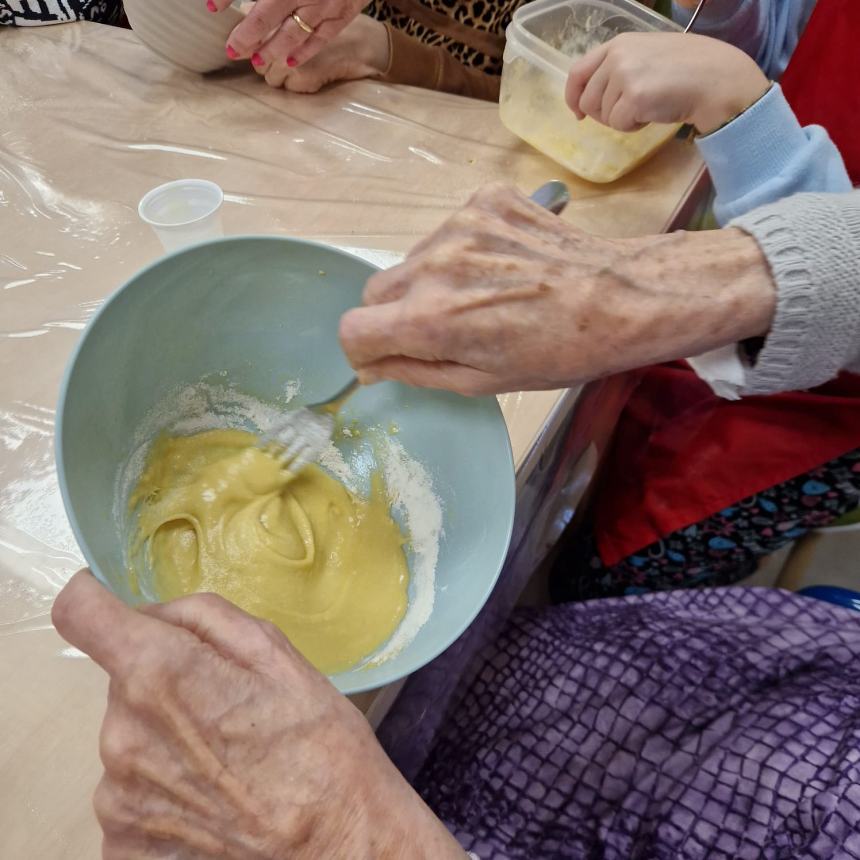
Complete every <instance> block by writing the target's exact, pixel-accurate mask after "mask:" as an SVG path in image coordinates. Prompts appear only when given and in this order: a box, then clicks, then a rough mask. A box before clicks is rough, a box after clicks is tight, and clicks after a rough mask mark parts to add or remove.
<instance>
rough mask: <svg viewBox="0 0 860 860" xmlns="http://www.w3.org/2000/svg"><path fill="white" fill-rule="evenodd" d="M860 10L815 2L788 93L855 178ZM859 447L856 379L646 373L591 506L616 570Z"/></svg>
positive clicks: (855, 2)
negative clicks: (808, 385) (710, 379)
mask: <svg viewBox="0 0 860 860" xmlns="http://www.w3.org/2000/svg"><path fill="white" fill-rule="evenodd" d="M858 42H860V0H818V4H817V6H816V8H815V11H814V13H813V15H812V18H811V19H810V22H809V24H808V26H807V29H806V30H805V31H804V34H803V36H802V37H801V40H800V43H799V45H798V47H797V50H796V52H795V54H794V56H793V57H792V60H791V63H790V65H789V68H788V69H787V71H786V73H785V76H784V78H783V81H782V84H783V89H784V90H785V94H786V97H787V98H788V101H789V103H790V104H791V105H792V107H793V108H794V109H795V110H796V111H797V113H798V116H799V117H800V119H801V121H802V122H803V124H805V125H808V124H812V123H815V124H818V125H822V126H824V127H825V128H826V129H827V130H828V132H829V133H830V135H831V137H832V138H833V140H834V141H836V143H837V145H838V146H839V147H840V150H841V151H842V152H843V155H844V156H845V158H846V162H847V163H848V167H849V172H850V173H851V176H852V179H853V180H854V181H857V179H858V174H860V45H858ZM858 447H860V376H857V375H851V374H843V375H842V376H840V377H839V379H837V380H834V381H833V382H830V383H828V384H827V385H824V386H822V387H821V388H818V389H816V390H814V391H808V392H797V393H791V394H776V395H772V396H770V397H750V398H745V399H744V400H741V401H740V402H732V401H727V400H722V399H720V398H718V397H717V396H716V395H714V394H713V392H712V391H711V389H710V387H709V386H708V385H707V384H706V383H705V382H703V381H702V380H700V379H699V378H698V377H697V376H696V375H695V374H694V373H693V371H692V370H691V369H690V368H689V367H688V366H687V365H683V364H677V365H672V366H667V367H655V368H650V369H648V370H646V371H644V373H643V379H642V383H641V385H640V387H639V388H638V389H637V390H636V391H635V392H634V393H633V395H632V397H631V399H630V402H629V403H628V406H627V408H626V410H625V412H624V413H623V415H622V417H621V420H620V422H619V426H618V430H617V435H616V440H615V443H614V446H613V451H612V457H611V458H610V461H609V462H608V464H607V467H606V469H605V470H604V473H603V477H602V481H601V486H600V488H599V490H598V493H597V497H596V499H595V522H594V528H595V538H596V540H597V547H598V550H599V552H600V557H601V560H602V561H603V563H604V564H606V565H609V566H611V565H614V564H617V563H618V562H620V561H621V560H622V559H624V558H626V557H627V556H629V555H631V554H633V553H635V552H637V551H638V550H641V549H643V548H644V547H646V546H648V545H650V544H652V543H654V542H655V541H657V540H660V539H661V538H664V537H667V536H668V535H669V534H671V533H672V532H675V531H677V530H678V529H681V528H684V527H685V526H689V525H692V524H693V523H696V522H699V521H701V520H703V519H706V518H707V517H709V516H712V515H714V514H716V513H718V512H719V511H721V510H723V509H724V508H727V507H729V506H730V505H732V504H734V503H736V502H738V501H740V500H741V499H744V498H746V497H747V496H751V495H753V494H754V493H758V492H761V491H762V490H764V489H767V488H768V487H773V486H776V485H777V484H781V483H784V482H785V481H788V480H790V479H791V478H794V477H796V476H798V475H802V474H803V473H804V472H808V471H810V470H811V469H813V468H815V467H816V466H820V465H823V464H824V463H827V462H828V461H830V460H833V459H835V458H836V457H839V456H841V455H842V454H845V453H847V452H848V451H851V450H853V449H855V448H858Z"/></svg>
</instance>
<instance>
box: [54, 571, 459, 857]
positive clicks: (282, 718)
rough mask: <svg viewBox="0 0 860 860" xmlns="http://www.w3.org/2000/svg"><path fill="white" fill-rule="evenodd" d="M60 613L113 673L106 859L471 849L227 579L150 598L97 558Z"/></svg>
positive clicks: (105, 783) (105, 755)
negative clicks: (96, 566) (142, 601)
mask: <svg viewBox="0 0 860 860" xmlns="http://www.w3.org/2000/svg"><path fill="white" fill-rule="evenodd" d="M53 618H54V623H55V625H56V627H57V630H58V631H59V632H60V634H61V635H62V636H63V637H64V638H65V639H67V640H68V641H69V642H70V643H72V644H73V645H75V646H76V647H78V648H80V649H81V650H83V651H85V652H86V653H87V654H89V655H90V656H91V657H92V658H93V659H94V660H95V661H96V662H97V663H99V665H101V666H102V668H103V669H105V671H107V672H108V674H109V675H110V678H111V681H110V690H109V694H108V706H107V713H106V715H105V719H104V725H103V727H102V731H101V737H100V752H101V757H102V762H103V764H104V769H105V773H104V777H103V778H102V781H101V783H100V784H99V787H98V789H97V791H96V796H95V808H96V813H97V815H98V819H99V822H100V823H101V826H102V829H103V830H104V843H103V856H104V857H105V858H106V860H113V858H128V857H134V858H138V860H145V858H166V857H181V858H231V860H263V858H266V860H271V858H281V857H289V858H297V860H301V858H308V860H311V858H313V860H319V858H322V857H325V858H371V857H372V858H389V857H390V858H395V857H396V858H399V857H407V856H409V857H427V858H430V857H432V858H437V857H442V858H447V857H457V858H461V857H462V851H461V849H459V847H458V846H457V844H456V842H454V840H453V839H452V838H451V837H450V835H449V834H448V833H447V831H446V830H445V829H444V827H443V826H442V825H441V824H440V823H439V822H438V821H437V820H436V819H435V818H433V816H432V814H431V813H430V812H429V810H428V809H427V808H426V807H425V806H424V805H423V803H422V802H421V801H420V799H419V798H418V797H417V795H415V794H414V792H413V791H412V790H411V789H410V788H409V786H408V785H407V784H406V783H405V782H404V781H403V779H402V778H401V777H400V775H399V774H398V773H397V771H396V770H395V769H394V767H393V765H391V763H390V762H389V761H388V760H387V758H386V757H385V755H384V753H383V752H382V749H381V748H380V747H379V745H378V744H377V742H376V739H375V738H374V736H373V733H372V732H371V730H370V728H369V726H368V724H367V723H366V721H365V720H364V718H363V717H362V716H361V714H360V713H359V712H358V711H357V710H356V709H355V708H354V707H353V706H352V705H351V704H350V703H349V701H348V700H347V699H345V698H344V697H342V696H341V695H340V694H339V693H338V692H337V691H336V690H335V689H334V687H332V685H331V684H330V683H329V682H328V680H327V679H326V678H324V677H323V676H322V675H320V674H319V673H318V672H317V671H316V670H315V669H314V668H313V667H312V666H311V665H310V664H309V663H307V662H306V661H305V660H304V659H303V658H302V657H301V656H300V655H299V654H298V653H297V652H296V650H295V649H294V648H293V647H292V646H291V645H290V643H289V642H288V641H287V640H286V638H285V637H284V636H283V635H282V634H281V633H280V632H279V631H278V630H277V629H276V628H275V627H273V626H272V625H270V624H268V623H265V622H262V621H259V620H257V619H255V618H253V617H251V616H250V615H247V614H245V613H244V612H242V611H241V610H239V609H237V608H236V607H234V606H232V605H231V604H230V603H228V602H227V601H225V600H222V599H221V598H219V597H216V596H214V595H194V596H191V597H186V598H182V599H180V600H176V601H174V602H172V603H169V604H164V605H153V606H148V607H146V608H144V609H143V610H138V611H136V610H133V609H130V608H129V607H127V606H125V605H124V604H123V603H121V602H120V601H119V600H118V599H117V598H116V597H114V596H113V595H111V594H110V593H109V592H108V591H106V590H105V589H104V588H102V586H101V585H99V584H98V583H97V582H96V580H95V579H94V578H93V577H92V575H91V574H89V573H88V572H81V573H78V574H77V575H76V576H74V577H73V578H72V580H71V581H70V582H69V584H68V585H67V586H66V588H65V589H64V590H63V592H62V593H61V594H60V595H59V597H58V598H57V600H56V602H55V605H54V610H53ZM407 846H408V847H407Z"/></svg>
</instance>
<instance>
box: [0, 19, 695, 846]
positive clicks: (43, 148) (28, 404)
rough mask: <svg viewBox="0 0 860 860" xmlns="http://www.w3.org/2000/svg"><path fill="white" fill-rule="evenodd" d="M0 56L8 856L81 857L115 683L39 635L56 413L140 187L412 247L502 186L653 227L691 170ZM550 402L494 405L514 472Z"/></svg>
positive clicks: (124, 267) (44, 612) (57, 515)
mask: <svg viewBox="0 0 860 860" xmlns="http://www.w3.org/2000/svg"><path fill="white" fill-rule="evenodd" d="M0 43H2V51H0V81H2V82H3V84H2V86H0V117H2V123H0V297H2V310H0V691H2V694H0V772H2V774H3V776H2V779H0V834H2V836H0V855H2V856H3V857H9V858H23V857H33V858H36V857H38V858H40V860H76V858H82V860H83V858H86V860H91V858H94V857H97V856H99V840H100V835H99V832H98V828H97V825H96V823H95V820H94V818H93V816H92V814H91V811H90V802H89V798H90V794H91V791H92V789H93V787H94V785H95V783H96V781H97V779H98V776H99V773H100V765H99V762H98V758H97V754H96V744H97V735H98V729H99V723H100V718H101V714H102V711H103V707H104V697H105V690H106V682H105V678H104V677H103V676H102V674H101V672H100V671H99V670H98V669H97V668H96V667H95V666H94V665H93V664H92V663H91V662H90V661H89V660H88V659H86V658H83V657H81V656H80V655H79V654H77V653H76V652H74V650H73V649H67V648H66V647H65V645H64V643H63V642H62V641H61V640H60V639H59V638H58V637H57V635H56V633H55V632H54V630H53V628H52V627H51V623H50V617H49V610H50V605H51V601H52V600H53V597H54V596H55V595H56V593H57V591H58V590H59V589H60V588H61V587H62V584H63V582H64V581H65V580H67V579H68V577H69V576H70V575H71V573H72V572H73V571H74V570H76V569H77V568H78V567H79V566H81V557H80V553H79V551H78V548H77V546H76V545H75V543H74V540H73V538H72V536H71V533H70V530H69V527H68V524H67V521H66V518H65V515H64V513H63V509H62V504H61V501H60V498H59V493H58V491H57V488H56V476H55V471H54V463H53V420H54V406H55V402H56V397H57V391H58V385H59V380H60V376H61V373H62V370H63V367H64V365H65V363H66V360H67V358H68V356H69V354H70V351H71V349H72V347H73V345H74V344H75V342H76V340H77V339H78V337H79V335H80V330H81V329H82V328H83V327H84V325H85V324H86V322H87V320H88V319H89V318H90V317H91V316H92V314H93V312H94V311H95V310H96V309H97V308H98V306H99V304H100V303H101V302H102V300H103V299H104V298H105V296H106V295H108V294H109V293H110V292H111V290H113V289H114V288H115V287H117V286H118V285H119V284H121V283H122V282H123V281H124V280H125V279H127V278H128V277H129V276H130V275H131V274H132V273H133V272H135V271H136V270H137V269H139V268H140V267H141V266H142V265H144V264H145V263H147V262H149V261H151V260H152V259H154V258H155V257H156V256H158V254H159V251H160V249H159V246H158V244H157V241H156V239H155V238H154V236H153V235H152V234H151V233H150V231H149V229H148V228H147V227H146V226H144V225H143V224H141V223H140V222H139V220H138V218H137V214H136V207H137V202H138V200H139V199H140V197H141V196H142V195H143V194H144V192H146V191H147V190H148V189H150V188H152V187H153V186H155V185H158V184H159V183H161V182H164V181H167V180H169V179H175V178H179V177H187V176H195V177H200V178H204V179H211V180H214V181H215V182H217V183H218V184H219V185H221V187H222V188H224V190H225V194H226V204H225V207H224V226H225V231H226V232H227V233H228V234H229V233H278V234H286V235H293V236H305V237H312V238H317V239H321V240H323V241H326V242H329V243H332V244H336V245H339V246H342V247H356V248H365V249H376V250H380V251H394V252H401V253H402V252H405V251H406V250H408V248H409V247H410V246H411V244H412V243H413V242H414V241H415V240H416V239H417V238H419V237H421V236H423V235H425V234H426V233H427V232H428V231H430V230H431V229H432V228H433V227H435V226H436V225H437V224H439V223H440V222H441V221H442V220H443V219H444V218H445V217H446V216H447V215H448V214H449V213H451V212H452V211H453V210H455V209H456V208H457V207H458V206H460V205H461V204H462V203H463V202H465V200H466V199H467V197H468V196H469V194H470V193H471V191H473V190H474V189H477V188H478V187H480V186H481V185H482V184H484V183H486V182H489V181H496V180H505V181H508V182H511V183H513V184H515V185H517V186H519V187H520V188H522V189H524V190H526V191H528V190H531V189H534V188H536V187H537V186H538V185H540V184H541V183H543V182H545V181H546V180H548V179H551V178H562V179H565V180H566V181H568V182H569V184H570V185H571V188H572V192H573V196H574V198H575V202H574V204H573V205H572V206H571V207H570V208H569V210H568V212H567V213H566V214H565V215H564V217H565V218H567V219H568V220H569V221H571V222H572V223H575V224H577V225H579V226H581V227H583V228H585V229H588V230H591V231H593V232H596V233H601V234H604V235H609V236H630V235H637V234H644V233H653V232H659V231H661V230H663V229H665V228H666V227H667V225H668V224H669V223H670V222H671V219H672V216H673V213H675V212H676V210H677V209H678V207H679V206H680V205H681V203H682V202H683V201H684V199H685V197H686V196H687V194H688V193H689V191H690V189H691V188H692V187H693V185H694V183H695V182H696V180H697V179H698V177H699V176H700V174H701V163H700V161H699V159H698V156H697V154H696V152H695V149H694V148H693V147H689V146H687V145H685V144H683V143H680V142H673V143H672V144H670V145H669V146H668V147H667V148H666V149H665V150H663V152H662V153H661V154H660V155H658V156H657V157H656V158H655V159H654V160H653V161H652V162H651V163H650V164H649V165H647V166H646V167H644V168H642V169H640V170H638V171H636V172H635V173H634V174H633V175H631V176H630V177H628V178H627V179H624V180H622V181H620V182H618V183H615V184H614V185H612V186H607V187H599V186H593V185H588V184H586V183H582V182H579V181H577V180H576V179H575V178H573V177H571V176H569V175H567V174H566V171H564V170H563V169H561V168H559V167H558V166H557V165H555V164H553V163H552V162H551V161H549V160H547V159H545V158H544V157H542V156H541V155H540V154H539V153H537V152H535V151H534V150H532V149H530V148H529V147H527V146H526V145H525V144H523V143H521V142H520V141H518V140H517V139H516V138H515V137H513V136H512V135H511V134H509V133H508V132H507V131H506V130H505V129H504V128H503V127H502V125H501V124H500V122H499V120H498V117H497V111H496V108H495V106H494V105H491V104H487V103H481V102H474V101H469V100H465V99H460V98H456V97H453V96H448V95H444V94H439V93H432V92H426V91H418V90H413V89H409V88H402V87H388V86H383V85H380V84H378V83H375V82H370V81H364V82H358V83H353V84H348V85H345V86H340V87H336V88H333V89H331V90H329V91H327V92H325V93H322V94H319V95H317V96H294V95H288V94H286V93H284V92H282V91H273V90H270V89H269V88H268V87H266V86H265V85H264V84H263V83H262V82H261V81H259V80H258V79H257V77H256V76H255V75H254V74H253V73H250V72H245V71H234V72H229V73H220V74H219V75H216V76H214V77H210V78H207V79H203V78H200V77H198V76H194V75H190V74H187V73H185V72H182V71H180V70H178V69H174V68H172V67H171V66H169V65H167V64H166V63H165V62H164V61H162V60H160V59H159V58H158V57H156V56H154V55H153V54H151V53H150V52H149V51H148V50H147V49H145V48H144V47H143V46H142V45H140V44H139V43H138V42H137V40H136V39H135V37H134V35H133V34H131V33H129V32H126V31H121V30H115V29H111V28H106V27H101V26H99V25H95V24H75V25H62V26H57V27H47V28H36V29H28V30H18V31H16V30H14V29H13V30H11V31H10V30H7V31H6V32H3V33H2V34H0ZM562 394H563V393H562V392H542V393H527V394H511V395H506V396H505V397H502V398H500V400H501V403H502V407H503V411H504V414H505V419H506V421H507V423H508V427H509V430H510V433H511V438H512V442H513V447H514V452H515V458H516V460H517V463H518V464H521V463H522V462H523V461H524V459H525V457H526V455H527V453H528V452H529V450H530V449H531V448H532V446H533V444H534V443H535V440H536V439H537V438H538V437H539V435H540V433H541V430H542V428H544V427H545V426H546V424H547V421H548V419H549V417H550V416H551V415H552V414H553V410H554V409H555V408H556V406H557V405H558V404H559V402H560V398H561V397H562ZM363 704H366V702H365V703H363Z"/></svg>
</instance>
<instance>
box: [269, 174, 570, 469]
mask: <svg viewBox="0 0 860 860" xmlns="http://www.w3.org/2000/svg"><path fill="white" fill-rule="evenodd" d="M531 199H532V201H534V202H535V203H537V204H538V206H542V207H543V208H544V209H546V210H548V211H549V212H552V213H553V214H554V215H558V214H560V213H561V212H562V210H563V209H564V207H565V206H567V204H568V202H569V201H570V192H569V191H568V189H567V186H566V185H565V184H564V183H563V182H559V181H558V180H553V181H552V182H547V183H546V184H545V185H542V186H541V187H540V188H538V190H537V191H535V193H534V194H532V195H531ZM358 388H359V382H358V380H357V379H356V378H354V377H353V379H351V380H350V381H349V382H348V383H347V384H346V385H345V386H344V387H343V388H341V389H340V391H338V392H337V394H335V395H334V396H333V397H330V398H328V400H323V401H321V402H319V403H313V404H311V405H310V406H304V407H302V408H301V409H296V410H295V411H293V412H290V413H288V414H286V415H284V416H283V419H282V420H281V421H280V422H278V423H276V424H274V425H272V426H271V427H269V428H268V430H267V431H266V432H265V433H263V434H262V439H261V441H262V444H264V445H267V446H268V445H272V444H275V445H277V446H278V449H279V450H278V454H277V456H278V459H279V460H281V462H282V463H283V464H284V466H285V468H287V469H289V470H290V471H291V472H298V471H299V470H300V469H303V468H304V467H305V466H307V465H308V464H309V463H313V462H315V461H316V460H318V459H319V457H320V455H321V454H322V453H323V451H325V449H326V448H327V447H328V444H329V442H330V441H331V437H332V433H333V432H334V427H335V418H336V417H337V414H338V412H339V411H340V409H341V407H342V406H343V404H344V403H346V401H347V400H348V399H349V398H350V397H351V396H352V395H353V393H354V392H355V391H357V390H358Z"/></svg>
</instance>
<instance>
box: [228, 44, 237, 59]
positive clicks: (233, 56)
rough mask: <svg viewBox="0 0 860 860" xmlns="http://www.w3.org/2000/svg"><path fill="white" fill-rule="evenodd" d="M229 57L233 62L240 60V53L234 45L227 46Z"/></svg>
mask: <svg viewBox="0 0 860 860" xmlns="http://www.w3.org/2000/svg"><path fill="white" fill-rule="evenodd" d="M227 56H228V57H229V58H230V59H231V60H237V59H238V58H239V52H238V51H237V50H236V49H235V48H234V47H233V46H232V45H227Z"/></svg>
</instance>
